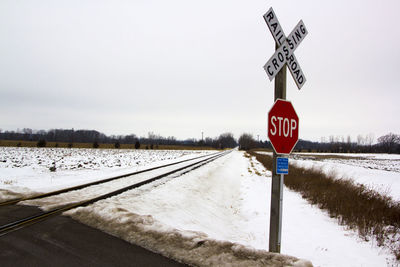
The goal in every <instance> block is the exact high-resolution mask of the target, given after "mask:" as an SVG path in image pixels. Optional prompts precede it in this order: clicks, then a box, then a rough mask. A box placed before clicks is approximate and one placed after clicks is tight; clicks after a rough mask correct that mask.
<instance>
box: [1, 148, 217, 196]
mask: <svg viewBox="0 0 400 267" xmlns="http://www.w3.org/2000/svg"><path fill="white" fill-rule="evenodd" d="M214 152H215V151H185V150H127V149H83V148H79V149H76V148H26V147H21V148H16V147H0V201H4V200H7V199H14V198H17V197H22V196H29V195H35V194H38V192H42V193H43V192H50V191H54V190H57V189H61V188H65V187H70V186H74V185H78V184H83V183H88V182H91V181H95V180H99V179H105V178H109V177H113V176H117V175H121V174H125V173H130V172H134V171H138V170H143V169H146V168H150V167H155V166H159V165H162V164H167V163H170V162H173V161H176V160H178V159H179V160H184V159H189V158H193V157H197V156H201V155H206V154H209V153H214ZM53 166H55V167H56V170H55V172H52V171H50V168H51V167H53Z"/></svg>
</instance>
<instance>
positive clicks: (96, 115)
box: [0, 0, 400, 141]
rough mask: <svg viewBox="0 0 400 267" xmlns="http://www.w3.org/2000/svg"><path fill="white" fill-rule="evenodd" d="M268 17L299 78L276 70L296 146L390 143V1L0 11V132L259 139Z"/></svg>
mask: <svg viewBox="0 0 400 267" xmlns="http://www.w3.org/2000/svg"><path fill="white" fill-rule="evenodd" d="M270 7H273V9H274V11H275V13H276V15H277V17H278V19H279V21H280V23H281V25H282V27H283V29H284V31H285V33H286V34H289V33H290V32H291V30H292V29H293V28H294V26H295V25H296V24H297V23H298V21H299V20H300V19H303V21H304V24H305V26H306V27H307V30H308V35H307V36H306V37H305V40H304V41H303V42H302V43H301V44H300V46H299V47H298V48H297V50H296V51H295V55H296V57H297V60H298V62H299V63H300V65H301V68H302V70H303V72H304V74H305V76H306V78H307V82H306V84H305V85H304V86H303V88H302V90H301V91H299V90H298V89H297V87H296V84H295V82H294V81H293V79H292V77H291V75H290V74H289V72H288V76H287V99H288V100H290V101H292V103H293V105H294V107H295V109H296V111H297V114H298V115H299V117H300V138H302V139H308V140H316V141H320V140H321V137H326V138H327V139H328V137H329V136H330V135H335V136H339V135H340V136H345V137H347V135H351V137H352V140H355V139H356V136H357V135H358V134H363V135H366V134H369V133H373V134H374V135H375V137H376V138H377V137H379V136H381V135H383V134H386V133H388V132H395V133H397V134H400V102H399V99H400V90H399V89H400V86H399V79H400V52H399V49H400V27H399V10H400V1H398V0H382V1H377V0H376V1H370V0H357V1H354V0H336V1H314V0H312V1H311V0H309V1H289V0H287V1H283V0H279V1H261V0H253V1H236V0H219V1H211V0H202V1H188V0H169V1H158V0H130V1H99V0H93V1H87V0H79V1H71V0H68V1H55V0H49V1H40V0H37V1H31V0H20V1H15V0H9V1H8V0H2V1H0V93H1V95H0V128H1V129H2V130H3V131H4V130H16V129H17V128H20V129H22V128H25V127H27V128H32V129H37V130H38V129H46V130H48V129H51V128H64V129H66V128H74V129H96V130H98V131H101V132H104V133H106V134H117V135H118V134H130V133H135V134H136V135H139V136H147V133H148V132H150V131H152V132H154V133H156V134H161V135H163V136H176V137H177V138H180V139H183V138H197V139H200V138H201V132H202V131H203V132H204V136H210V137H215V136H217V135H219V134H220V133H222V132H226V131H230V132H232V133H234V134H235V136H236V137H239V135H240V134H241V133H243V132H249V133H252V134H253V135H254V136H255V137H257V135H260V139H262V140H265V139H266V138H267V113H268V110H269V109H270V108H271V106H272V104H273V97H274V96H273V94H274V92H273V91H274V82H270V81H269V80H268V77H267V75H266V73H265V71H264V69H263V65H264V64H265V63H266V62H267V61H268V59H269V58H270V57H271V56H272V54H273V53H274V49H275V45H274V39H273V37H272V36H271V33H270V32H269V30H268V27H267V25H266V24H265V22H264V19H263V17H262V16H263V14H264V13H265V12H266V11H267V10H268V9H269V8H270Z"/></svg>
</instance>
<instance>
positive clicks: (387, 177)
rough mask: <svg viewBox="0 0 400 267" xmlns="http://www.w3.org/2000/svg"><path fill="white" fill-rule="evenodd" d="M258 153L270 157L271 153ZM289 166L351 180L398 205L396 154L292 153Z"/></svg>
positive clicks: (399, 174)
mask: <svg viewBox="0 0 400 267" xmlns="http://www.w3.org/2000/svg"><path fill="white" fill-rule="evenodd" d="M257 153H260V154H267V155H272V153H270V152H257ZM289 164H294V165H296V166H298V167H303V168H316V169H320V170H322V171H323V172H324V173H325V174H328V175H332V176H333V177H337V178H338V179H351V180H353V181H354V182H355V183H359V184H364V185H366V186H367V187H368V188H371V189H374V190H375V191H378V192H379V193H381V194H384V195H387V196H390V197H392V199H393V200H395V201H400V155H398V154H362V153H358V154H351V153H348V154H339V153H294V154H292V155H291V156H290V160H289ZM289 171H290V170H289Z"/></svg>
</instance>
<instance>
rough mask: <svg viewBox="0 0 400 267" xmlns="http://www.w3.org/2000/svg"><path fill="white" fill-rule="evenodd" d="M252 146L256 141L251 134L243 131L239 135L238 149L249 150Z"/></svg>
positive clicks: (254, 145)
mask: <svg viewBox="0 0 400 267" xmlns="http://www.w3.org/2000/svg"><path fill="white" fill-rule="evenodd" d="M254 147H256V141H255V140H254V138H253V136H252V135H251V134H248V133H244V134H242V135H241V136H240V137H239V149H241V150H249V149H252V148H254Z"/></svg>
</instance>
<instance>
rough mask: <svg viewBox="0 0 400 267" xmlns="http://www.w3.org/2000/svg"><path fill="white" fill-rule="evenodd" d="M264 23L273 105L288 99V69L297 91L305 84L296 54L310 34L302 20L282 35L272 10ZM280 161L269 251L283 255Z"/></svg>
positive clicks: (273, 192)
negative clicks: (271, 44)
mask: <svg viewBox="0 0 400 267" xmlns="http://www.w3.org/2000/svg"><path fill="white" fill-rule="evenodd" d="M263 17H264V20H265V22H266V23H267V25H268V28H269V30H270V31H271V34H272V36H273V37H274V39H275V53H274V55H272V57H271V58H270V59H269V60H268V62H267V63H266V64H265V65H264V69H265V71H266V73H267V75H268V77H269V79H270V80H272V79H273V78H275V93H274V102H275V101H276V100H277V99H278V98H280V99H286V67H285V65H286V66H288V67H289V70H290V72H291V74H292V77H293V79H294V80H295V82H296V85H297V87H298V89H299V90H300V89H301V87H302V86H303V85H304V83H305V82H306V78H305V76H304V74H303V71H302V70H301V68H300V64H299V63H298V62H297V59H296V57H295V56H294V54H293V52H294V50H295V49H296V48H297V47H298V45H299V44H300V43H301V41H303V40H304V37H305V36H306V35H307V34H308V31H307V29H306V27H305V25H304V23H303V21H302V20H301V21H300V22H299V23H298V24H297V25H296V27H295V28H294V29H293V31H292V32H291V33H290V34H289V36H288V37H286V36H285V34H284V33H283V30H282V27H281V25H280V24H279V21H278V19H277V17H276V15H275V13H274V11H273V9H272V8H270V9H269V10H268V12H267V13H265V15H264V16H263ZM277 157H278V155H277V154H276V152H275V151H274V152H273V161H272V162H273V163H272V184H271V212H270V224H269V251H271V252H277V253H280V251H281V232H282V200H283V179H284V174H280V175H279V174H277V172H276V170H277Z"/></svg>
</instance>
